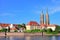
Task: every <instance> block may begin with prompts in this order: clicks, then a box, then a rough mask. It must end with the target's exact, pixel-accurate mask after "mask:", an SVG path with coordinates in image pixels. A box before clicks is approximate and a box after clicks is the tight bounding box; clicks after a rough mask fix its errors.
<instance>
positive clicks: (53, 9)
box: [49, 7, 60, 14]
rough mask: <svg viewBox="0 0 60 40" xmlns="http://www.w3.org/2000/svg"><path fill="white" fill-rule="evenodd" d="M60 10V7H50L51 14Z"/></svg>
mask: <svg viewBox="0 0 60 40" xmlns="http://www.w3.org/2000/svg"><path fill="white" fill-rule="evenodd" d="M59 11H60V7H55V8H49V14H55V13H56V12H59Z"/></svg>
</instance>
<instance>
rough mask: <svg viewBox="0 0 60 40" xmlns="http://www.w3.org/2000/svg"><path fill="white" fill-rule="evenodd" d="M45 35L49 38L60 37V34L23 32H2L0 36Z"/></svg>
mask: <svg viewBox="0 0 60 40" xmlns="http://www.w3.org/2000/svg"><path fill="white" fill-rule="evenodd" d="M44 35H47V36H50V35H60V33H59V34H46V33H43V35H42V33H22V32H7V33H5V32H0V36H44Z"/></svg>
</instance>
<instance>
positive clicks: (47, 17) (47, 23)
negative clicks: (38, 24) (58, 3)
mask: <svg viewBox="0 0 60 40" xmlns="http://www.w3.org/2000/svg"><path fill="white" fill-rule="evenodd" d="M45 24H46V25H49V14H48V9H47V12H46V20H45Z"/></svg>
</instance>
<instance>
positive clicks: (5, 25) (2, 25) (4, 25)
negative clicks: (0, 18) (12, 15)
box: [0, 23, 10, 27]
mask: <svg viewBox="0 0 60 40" xmlns="http://www.w3.org/2000/svg"><path fill="white" fill-rule="evenodd" d="M9 25H10V24H3V23H0V26H1V27H8V26H9Z"/></svg>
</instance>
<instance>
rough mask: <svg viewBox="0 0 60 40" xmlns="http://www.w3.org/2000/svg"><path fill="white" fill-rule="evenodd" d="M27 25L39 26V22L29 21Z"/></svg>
mask: <svg viewBox="0 0 60 40" xmlns="http://www.w3.org/2000/svg"><path fill="white" fill-rule="evenodd" d="M27 25H34V26H39V24H38V23H37V22H35V21H30V22H29V23H28V24H27Z"/></svg>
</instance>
